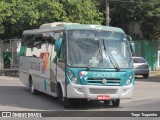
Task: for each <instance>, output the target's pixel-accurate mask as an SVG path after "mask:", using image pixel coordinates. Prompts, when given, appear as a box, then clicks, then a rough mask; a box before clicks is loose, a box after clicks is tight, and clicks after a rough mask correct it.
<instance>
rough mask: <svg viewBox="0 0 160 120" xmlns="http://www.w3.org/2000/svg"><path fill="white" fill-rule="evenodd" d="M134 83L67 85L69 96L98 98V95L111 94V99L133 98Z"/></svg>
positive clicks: (89, 98)
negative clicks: (121, 84)
mask: <svg viewBox="0 0 160 120" xmlns="http://www.w3.org/2000/svg"><path fill="white" fill-rule="evenodd" d="M133 88H134V85H133V84H130V85H128V86H91V85H75V84H69V85H68V86H67V98H79V99H88V100H97V97H98V96H109V98H110V99H129V98H132V93H133Z"/></svg>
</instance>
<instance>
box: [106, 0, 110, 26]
mask: <svg viewBox="0 0 160 120" xmlns="http://www.w3.org/2000/svg"><path fill="white" fill-rule="evenodd" d="M109 21H110V20H109V0H106V26H109Z"/></svg>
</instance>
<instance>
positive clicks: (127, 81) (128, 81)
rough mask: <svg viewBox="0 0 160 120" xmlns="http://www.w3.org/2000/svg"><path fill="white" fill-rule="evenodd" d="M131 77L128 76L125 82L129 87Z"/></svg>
mask: <svg viewBox="0 0 160 120" xmlns="http://www.w3.org/2000/svg"><path fill="white" fill-rule="evenodd" d="M132 77H133V74H131V75H130V76H129V78H128V79H127V80H126V84H127V85H130V84H131V80H132Z"/></svg>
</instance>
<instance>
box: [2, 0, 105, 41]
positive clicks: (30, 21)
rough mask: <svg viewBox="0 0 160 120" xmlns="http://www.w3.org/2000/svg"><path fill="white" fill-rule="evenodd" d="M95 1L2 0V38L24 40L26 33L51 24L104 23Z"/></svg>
mask: <svg viewBox="0 0 160 120" xmlns="http://www.w3.org/2000/svg"><path fill="white" fill-rule="evenodd" d="M97 6H98V4H97V3H96V2H92V0H76V1H75V0H39V1H33V0H4V1H0V37H1V38H3V39H4V38H13V37H19V38H20V37H21V34H22V32H23V30H26V29H34V28H38V27H39V26H40V25H41V24H43V23H49V22H60V21H63V22H78V23H88V24H101V22H102V21H103V16H102V13H101V12H99V10H98V9H97Z"/></svg>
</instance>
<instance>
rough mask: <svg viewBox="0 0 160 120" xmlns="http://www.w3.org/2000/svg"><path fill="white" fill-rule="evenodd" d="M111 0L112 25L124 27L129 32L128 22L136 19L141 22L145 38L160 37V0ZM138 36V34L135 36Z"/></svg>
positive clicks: (155, 38)
mask: <svg viewBox="0 0 160 120" xmlns="http://www.w3.org/2000/svg"><path fill="white" fill-rule="evenodd" d="M119 1H121V2H112V1H111V0H110V17H111V25H113V26H119V27H122V28H123V29H124V30H126V32H127V27H128V24H129V23H131V22H133V21H136V22H138V23H140V24H141V30H142V33H143V38H146V39H150V40H157V39H160V1H159V0H127V1H131V2H125V1H126V0H119ZM135 37H136V36H135Z"/></svg>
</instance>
